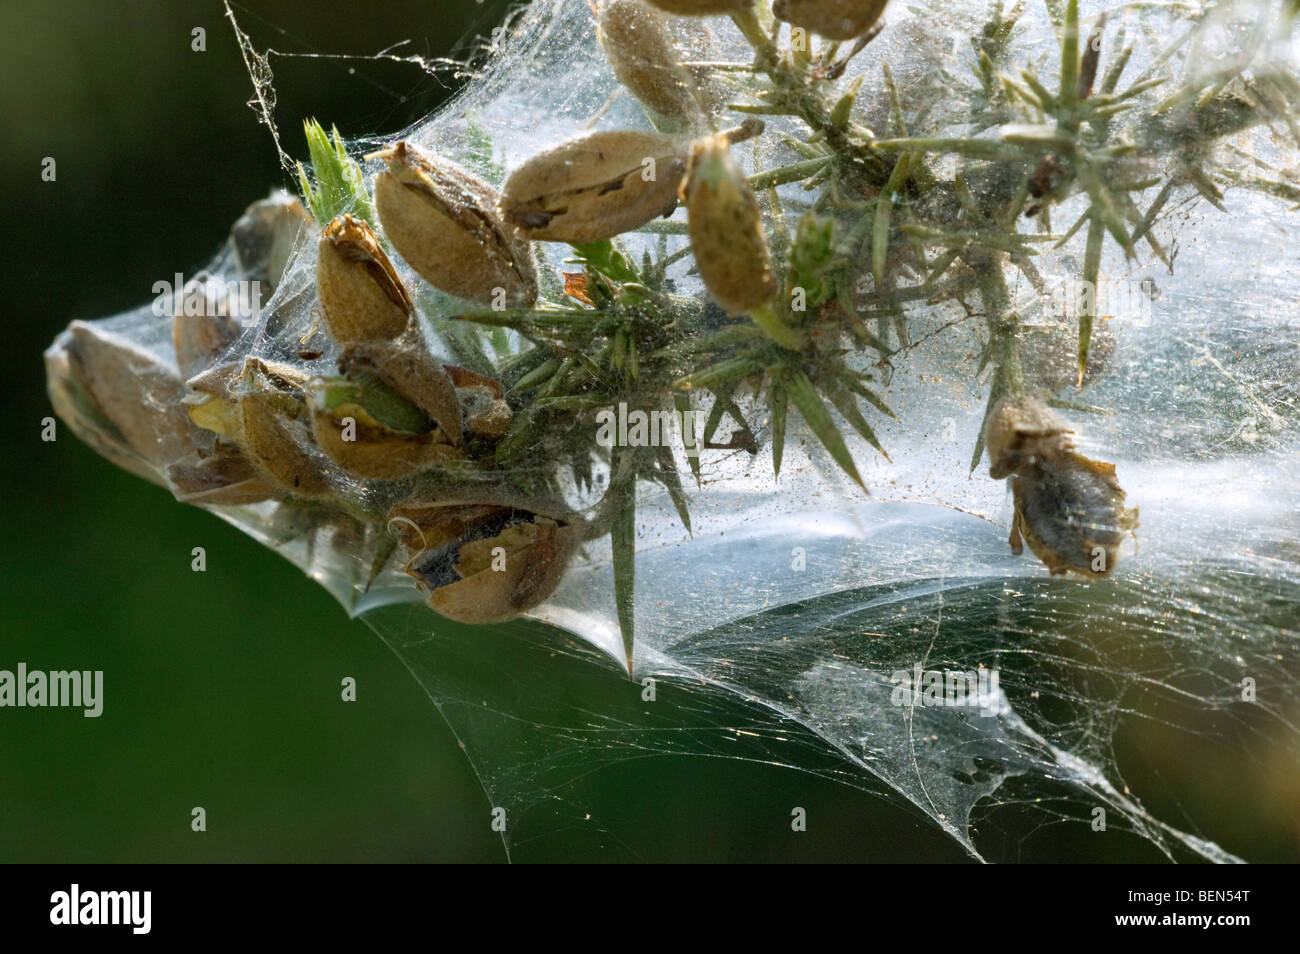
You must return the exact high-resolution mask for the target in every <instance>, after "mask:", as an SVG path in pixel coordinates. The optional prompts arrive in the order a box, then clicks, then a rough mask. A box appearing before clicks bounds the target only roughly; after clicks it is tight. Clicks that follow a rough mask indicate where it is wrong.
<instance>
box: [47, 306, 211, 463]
mask: <svg viewBox="0 0 1300 954" xmlns="http://www.w3.org/2000/svg"><path fill="white" fill-rule="evenodd" d="M45 374H46V380H47V381H48V390H49V395H50V403H51V404H52V405H53V406H54V411H55V413H56V414H58V416H59V417H60V418H61V419H62V420H63V422H64V423H66V424H67V425H68V427H70V428H72V432H73V433H74V434H76V435H77V436H78V437H79V438H81V440H83V441H85V442H86V443H87V444H89V445H90V446H91V447H92V448H94V449H95V451H96V452H98V453H99V454H101V455H103V456H104V457H106V458H107V459H108V460H110V461H112V462H113V463H114V464H116V465H117V466H119V467H121V468H123V469H124V470H126V471H129V472H130V473H133V474H135V475H136V476H137V477H143V478H144V479H145V480H148V481H151V482H152V483H155V484H160V485H161V484H163V480H162V477H161V476H160V475H159V470H158V468H159V467H160V466H162V465H165V464H168V463H170V462H172V461H175V460H178V459H181V458H183V457H184V456H186V455H187V454H189V453H192V451H193V441H192V430H191V427H190V423H189V421H188V420H187V419H186V418H185V411H184V409H183V408H182V407H180V405H179V401H180V399H181V398H182V397H183V396H184V394H185V386H184V384H183V383H182V382H181V381H180V379H179V377H177V376H176V374H175V372H174V371H173V370H172V369H170V368H167V367H165V366H163V365H161V364H160V363H158V362H157V360H156V359H155V358H154V357H153V355H151V354H149V353H148V352H145V351H143V350H141V349H139V348H137V347H136V346H135V345H134V344H133V343H131V342H130V341H128V340H127V339H126V338H123V337H121V336H119V335H115V334H113V333H111V332H105V331H100V330H99V329H98V328H96V327H95V326H94V325H89V324H84V323H82V322H73V323H72V325H71V326H69V328H68V330H66V331H64V332H63V333H62V334H61V335H59V337H58V338H57V339H56V340H55V341H54V343H53V344H52V345H50V347H49V349H48V350H47V351H46V352H45Z"/></svg>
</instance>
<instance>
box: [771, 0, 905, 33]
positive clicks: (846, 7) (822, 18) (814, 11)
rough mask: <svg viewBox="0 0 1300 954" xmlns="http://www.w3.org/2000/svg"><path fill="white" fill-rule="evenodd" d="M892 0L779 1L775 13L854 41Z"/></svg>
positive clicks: (778, 16) (815, 30)
mask: <svg viewBox="0 0 1300 954" xmlns="http://www.w3.org/2000/svg"><path fill="white" fill-rule="evenodd" d="M888 2H889V0H776V2H775V3H773V4H772V13H773V14H775V16H776V18H777V19H778V20H784V21H785V22H786V23H793V24H794V25H795V26H801V27H803V28H804V29H806V30H810V31H812V32H813V33H816V34H818V35H819V36H824V37H826V38H828V39H831V40H853V39H856V38H858V37H860V36H862V35H863V34H865V33H866V32H867V31H868V30H870V29H871V28H872V27H873V26H875V23H876V21H877V20H879V19H880V15H881V14H882V13H884V12H885V6H886V5H887V4H888Z"/></svg>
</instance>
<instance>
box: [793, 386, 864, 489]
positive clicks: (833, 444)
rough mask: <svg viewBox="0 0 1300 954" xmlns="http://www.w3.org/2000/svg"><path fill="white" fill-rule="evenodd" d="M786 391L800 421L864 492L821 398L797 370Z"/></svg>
mask: <svg viewBox="0 0 1300 954" xmlns="http://www.w3.org/2000/svg"><path fill="white" fill-rule="evenodd" d="M787 388H788V390H789V392H790V398H791V400H793V401H794V405H795V407H797V408H798V409H799V413H800V414H801V415H803V419H804V421H805V422H806V423H807V425H808V426H809V427H810V428H811V429H812V432H813V433H814V434H816V435H817V439H818V440H819V441H821V442H822V444H823V446H825V448H826V449H827V450H828V451H829V452H830V455H831V457H832V458H834V460H835V463H837V464H839V465H840V467H841V468H843V470H844V472H845V473H846V474H848V475H849V476H850V477H851V478H853V482H854V483H856V484H857V485H858V486H859V487H861V488H862V489H863V490H866V489H867V487H866V484H864V483H863V482H862V477H861V476H860V475H859V474H858V467H857V465H856V464H855V463H853V455H852V454H850V453H849V449H848V447H847V446H846V445H845V443H844V437H843V436H842V435H841V434H840V430H839V428H838V427H836V426H835V421H834V420H832V419H831V412H830V410H829V409H828V408H827V407H826V405H825V403H823V401H822V399H821V396H820V395H818V393H817V389H816V388H814V387H813V383H812V381H810V380H808V375H806V374H805V373H804V372H803V370H802V369H800V368H795V369H793V373H792V374H791V375H790V379H789V382H788V383H787Z"/></svg>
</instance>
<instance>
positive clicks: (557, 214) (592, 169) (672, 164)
mask: <svg viewBox="0 0 1300 954" xmlns="http://www.w3.org/2000/svg"><path fill="white" fill-rule="evenodd" d="M685 174H686V155H685V152H684V150H683V149H682V146H681V144H680V142H679V141H678V140H677V139H675V138H674V137H672V136H665V135H661V134H659V133H649V132H637V131H631V130H615V131H611V132H597V133H591V134H589V135H586V136H581V137H579V138H577V139H572V140H570V141H568V142H565V143H561V144H560V145H558V146H556V147H555V148H553V149H548V150H547V151H545V152H543V153H540V154H538V155H536V156H533V157H532V158H531V159H529V160H528V161H527V162H525V163H524V164H523V165H522V166H520V167H519V168H518V169H516V170H515V171H514V172H513V173H512V174H511V175H510V178H509V179H507V180H506V184H505V188H504V190H503V191H504V195H503V197H502V200H501V206H502V211H503V213H504V215H505V218H506V220H507V221H508V222H510V223H511V224H512V225H514V226H516V227H518V228H519V229H520V231H522V232H523V233H524V234H525V235H527V236H528V237H529V238H532V239H539V240H541V241H547V242H575V243H581V242H598V241H601V240H603V239H608V238H613V237H614V236H616V235H621V234H622V233H624V232H628V231H630V230H632V229H636V228H640V227H641V226H643V225H645V224H646V223H647V222H649V221H651V220H652V219H655V218H657V217H659V216H664V217H667V216H669V215H672V213H673V211H674V210H675V209H676V208H677V201H678V193H679V192H680V190H681V184H682V179H683V177H684V176H685Z"/></svg>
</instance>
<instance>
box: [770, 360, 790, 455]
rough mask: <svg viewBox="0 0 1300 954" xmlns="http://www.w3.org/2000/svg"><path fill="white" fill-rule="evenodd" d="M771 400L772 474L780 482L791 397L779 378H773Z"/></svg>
mask: <svg viewBox="0 0 1300 954" xmlns="http://www.w3.org/2000/svg"><path fill="white" fill-rule="evenodd" d="M770 400H771V403H772V473H773V477H774V479H776V480H780V479H781V459H782V457H784V456H785V423H786V413H787V410H788V408H789V396H788V395H787V394H786V390H785V384H784V383H783V382H782V380H781V378H780V377H779V376H777V377H774V378H772V387H771V391H770Z"/></svg>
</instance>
